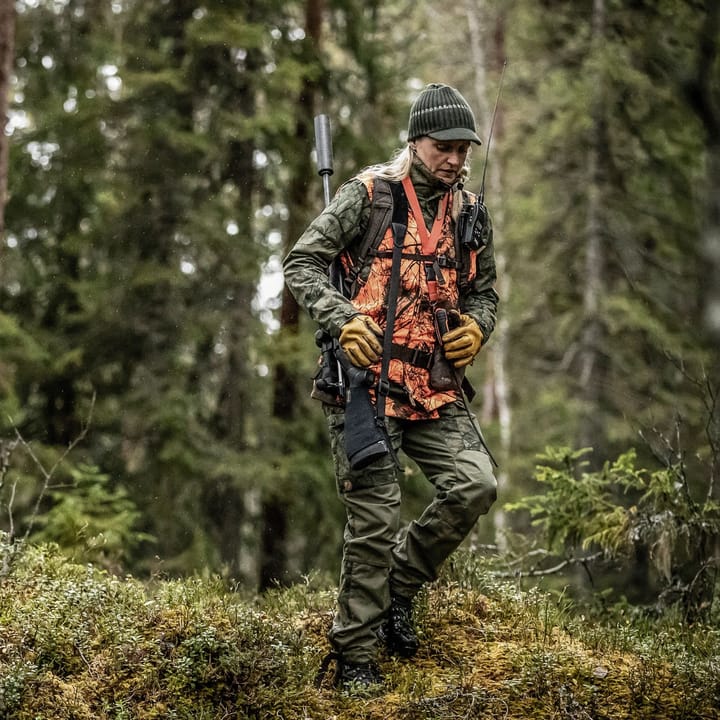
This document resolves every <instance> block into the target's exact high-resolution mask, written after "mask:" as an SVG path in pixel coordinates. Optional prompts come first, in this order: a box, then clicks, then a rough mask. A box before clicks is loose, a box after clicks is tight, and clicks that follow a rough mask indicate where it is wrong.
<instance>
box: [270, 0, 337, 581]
mask: <svg viewBox="0 0 720 720" xmlns="http://www.w3.org/2000/svg"><path fill="white" fill-rule="evenodd" d="M323 11H324V0H307V2H306V5H305V37H306V42H307V53H308V56H309V57H308V58H307V60H309V61H313V60H317V59H318V58H319V55H320V41H321V35H322V18H323ZM317 93H318V83H317V80H316V79H314V77H309V76H307V75H306V76H305V79H304V81H303V84H302V88H301V90H300V94H299V96H298V101H297V119H296V124H295V138H296V143H297V154H296V156H295V162H294V167H293V176H292V180H291V182H290V189H289V207H290V211H289V217H288V223H287V235H286V238H285V245H286V247H285V250H286V251H287V250H289V249H290V247H291V245H292V244H293V243H294V242H295V241H296V240H297V238H298V237H299V236H300V234H301V233H302V231H303V229H304V227H305V224H306V221H307V217H308V206H309V204H310V197H309V186H310V183H309V179H310V178H311V177H312V175H313V170H312V167H311V155H310V150H311V148H312V138H313V127H314V122H313V118H314V115H315V107H316V104H317ZM298 325H299V322H298V305H297V302H296V301H295V298H294V297H293V296H292V295H291V294H290V292H289V291H288V289H287V287H284V288H283V294H282V304H281V306H280V333H281V334H283V335H285V336H291V337H294V336H296V335H297V334H298ZM297 398H298V377H297V373H296V372H295V371H294V368H293V364H292V361H290V362H287V361H286V360H284V359H280V360H279V361H278V363H277V365H276V366H275V373H274V387H273V417H274V418H276V419H277V420H279V421H281V422H282V423H284V426H286V427H287V426H288V425H287V424H288V423H290V422H291V421H292V420H294V419H295V408H296V406H297ZM282 451H283V448H280V452H282ZM262 515H263V532H262V548H261V553H262V555H261V558H262V559H261V563H260V589H261V590H264V589H267V588H270V587H273V586H275V585H277V584H278V583H279V584H285V583H287V582H289V567H288V526H289V522H288V518H287V503H285V502H284V501H283V499H282V498H279V497H277V496H276V495H270V496H268V497H266V498H265V499H264V500H263V503H262Z"/></svg>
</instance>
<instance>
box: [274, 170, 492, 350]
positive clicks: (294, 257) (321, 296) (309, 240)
mask: <svg viewBox="0 0 720 720" xmlns="http://www.w3.org/2000/svg"><path fill="white" fill-rule="evenodd" d="M410 178H411V180H412V182H413V185H414V186H415V192H416V194H417V196H418V200H419V202H420V206H421V209H422V212H423V216H424V218H425V223H426V224H427V225H428V226H431V225H432V222H433V220H434V218H435V215H436V214H437V210H438V204H439V202H440V200H441V198H442V197H443V195H444V194H445V193H446V192H447V191H448V187H447V185H446V184H445V183H443V182H442V181H440V180H437V179H436V178H435V177H434V176H432V175H431V174H430V173H429V172H428V171H427V170H426V168H425V167H424V166H423V165H422V164H421V163H418V162H416V163H415V164H414V165H413V167H412V169H411V173H410ZM370 207H371V204H370V199H369V197H368V192H367V189H366V187H365V185H364V184H363V183H362V182H361V181H360V180H357V179H353V180H350V181H349V182H347V183H345V184H344V185H343V186H342V187H341V188H340V189H339V190H338V192H337V194H336V195H335V197H334V198H333V200H332V201H331V202H330V203H329V204H328V206H327V207H326V208H325V210H324V211H323V212H322V213H321V214H320V215H318V217H316V218H315V219H314V220H313V221H312V222H311V223H310V225H309V226H308V228H307V229H306V230H305V232H304V233H303V234H302V236H301V237H300V238H299V239H298V241H297V243H296V244H295V246H294V247H293V248H292V250H290V252H289V253H288V255H287V256H286V258H285V260H284V262H283V270H284V275H285V282H286V284H287V286H288V288H289V289H290V291H291V292H292V294H293V295H294V296H295V298H296V300H297V301H298V304H299V305H300V306H301V307H303V308H304V309H305V310H306V311H307V312H308V314H309V315H310V317H311V318H312V319H313V320H314V321H315V322H316V323H317V324H318V325H319V326H320V327H321V328H323V329H324V330H326V331H327V332H328V333H330V335H332V336H333V337H335V338H337V337H339V335H340V329H341V328H342V326H343V325H344V324H345V323H346V322H347V321H348V320H350V319H351V318H352V317H354V316H355V315H358V314H359V313H358V310H357V309H356V308H355V306H354V305H353V303H352V301H351V300H350V299H348V298H346V297H344V296H343V295H342V294H341V293H340V292H339V291H338V290H337V289H335V288H334V287H333V286H332V284H331V283H330V281H329V279H328V274H327V270H328V266H329V265H330V264H331V262H332V261H333V260H334V259H335V258H336V257H338V256H339V255H340V254H341V253H342V252H343V251H344V250H347V251H348V252H349V253H350V255H351V256H352V255H353V254H354V252H356V251H357V246H359V239H360V238H362V237H363V235H364V233H365V230H366V228H367V226H368V220H369V217H370ZM495 280H496V270H495V256H494V249H493V239H492V229H490V234H489V239H488V243H487V246H486V247H485V249H484V250H483V251H482V252H481V253H479V254H478V256H477V266H476V275H475V278H474V280H473V282H472V283H470V285H469V286H468V288H467V289H466V290H465V292H463V293H462V294H461V296H460V308H459V309H460V310H461V312H463V313H465V314H467V315H470V316H471V317H472V318H473V319H474V320H475V321H476V322H477V323H478V325H479V326H480V329H481V330H482V333H483V337H484V340H483V345H484V344H486V343H487V341H488V339H489V337H490V335H491V333H492V331H493V329H494V328H495V321H496V311H497V304H498V296H497V293H496V292H495V289H494V284H495Z"/></svg>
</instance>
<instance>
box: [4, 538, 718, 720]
mask: <svg viewBox="0 0 720 720" xmlns="http://www.w3.org/2000/svg"><path fill="white" fill-rule="evenodd" d="M5 550H6V551H7V548H5ZM312 585H313V583H312V582H309V583H308V584H306V585H298V586H294V587H292V588H289V589H287V590H278V591H276V592H273V593H270V594H268V595H266V596H265V597H263V598H262V599H259V600H257V599H256V600H252V599H250V600H248V599H247V598H243V597H242V596H241V595H240V594H238V593H236V592H233V591H232V589H230V588H228V587H227V586H226V585H225V584H224V583H222V582H220V581H218V580H201V579H197V578H195V579H187V580H182V581H171V580H166V581H162V580H156V581H154V582H152V583H149V584H146V583H141V582H140V581H138V580H136V579H133V578H122V579H121V578H116V577H112V576H110V575H107V574H106V573H103V572H100V571H98V570H96V569H94V568H93V567H85V566H78V565H73V564H70V563H68V562H67V561H65V560H64V559H63V558H62V557H61V556H60V555H59V554H57V553H55V552H54V551H53V550H51V549H47V548H29V549H27V550H26V551H25V552H24V553H23V554H22V555H21V556H20V557H19V558H18V559H17V561H16V562H15V564H14V565H13V570H12V572H11V573H10V574H9V575H7V576H6V577H4V578H2V580H1V581H0V717H2V718H8V719H12V720H15V719H17V720H51V719H52V720H105V719H110V718H113V719H125V718H127V719H132V720H150V719H158V720H159V719H163V720H165V719H168V718H183V719H184V718H188V719H189V718H193V719H196V718H197V719H201V718H207V719H212V720H227V719H230V718H261V719H265V718H268V719H270V718H276V719H280V720H283V719H284V720H291V719H293V720H294V719H297V720H300V719H303V720H304V719H306V718H323V719H328V720H330V719H334V720H356V719H360V718H364V719H367V720H371V719H372V720H375V719H377V720H389V719H391V718H392V719H395V718H397V719H399V720H415V719H421V718H428V719H431V718H432V719H439V718H442V719H446V718H447V719H452V718H507V719H508V720H528V719H531V718H548V719H551V718H552V719H560V718H567V719H573V720H587V719H589V718H592V719H593V720H603V719H604V718H607V719H613V720H620V719H625V718H627V719H632V720H636V719H638V720H639V719H645V718H646V719H647V720H651V719H652V720H665V719H668V720H670V719H677V720H680V719H683V720H687V719H692V718H708V719H710V718H720V710H719V709H718V708H720V630H718V628H717V627H712V626H703V627H695V628H687V627H685V626H683V625H682V624H680V623H678V622H674V621H673V620H672V619H670V618H665V619H656V620H654V621H652V622H650V621H647V620H641V621H630V620H627V619H619V620H618V619H616V620H614V621H613V622H610V621H608V622H606V623H604V624H599V623H598V622H597V621H595V620H593V621H590V620H588V619H585V618H583V617H582V616H580V615H578V614H576V612H574V611H573V610H572V609H571V608H569V607H568V605H567V603H563V604H561V603H559V602H558V601H557V600H556V599H554V598H553V597H551V596H549V595H545V594H543V593H540V592H537V591H530V592H524V593H523V592H519V591H517V590H516V589H515V588H514V587H512V586H510V585H492V586H490V587H482V588H481V585H482V578H478V582H477V587H470V586H468V585H469V584H468V583H467V582H466V581H465V582H463V584H462V585H461V584H460V583H459V582H457V581H455V580H453V579H452V578H451V577H445V578H443V579H442V580H440V581H438V582H437V583H436V584H435V585H434V586H433V587H431V588H430V589H429V590H428V592H427V593H425V594H424V595H423V596H422V598H421V601H420V603H419V606H418V608H417V616H418V625H419V630H420V632H421V635H422V640H423V645H422V649H421V652H420V653H419V655H418V656H417V657H416V658H414V659H413V660H412V661H399V660H396V659H392V658H388V657H383V658H382V663H381V664H382V669H383V672H384V673H385V675H386V677H387V680H388V692H387V693H385V694H383V695H380V696H378V697H376V698H372V699H364V700H363V699H355V698H347V697H344V696H342V695H340V694H338V693H337V692H335V691H334V690H333V689H332V687H331V674H332V673H330V674H329V675H328V677H326V679H325V681H324V682H323V684H322V686H321V688H320V689H316V688H315V686H314V677H315V674H316V671H317V668H318V666H319V663H320V660H321V659H322V657H323V656H324V654H325V653H326V652H327V650H328V646H327V641H326V638H325V635H326V633H327V630H328V627H329V624H330V620H331V614H332V606H333V597H334V589H332V588H330V589H322V588H317V587H312Z"/></svg>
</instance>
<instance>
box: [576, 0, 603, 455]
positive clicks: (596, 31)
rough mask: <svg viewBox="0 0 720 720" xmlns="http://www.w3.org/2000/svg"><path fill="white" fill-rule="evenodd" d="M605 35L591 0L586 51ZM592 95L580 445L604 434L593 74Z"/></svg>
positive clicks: (599, 121)
mask: <svg viewBox="0 0 720 720" xmlns="http://www.w3.org/2000/svg"><path fill="white" fill-rule="evenodd" d="M604 33H605V0H594V2H593V14H592V45H591V52H593V53H595V52H598V51H599V49H600V48H601V47H602V42H603V36H604ZM595 88H596V90H595V97H594V99H593V104H592V107H591V113H592V118H591V120H592V136H591V142H590V149H589V152H588V160H587V178H588V183H587V188H588V190H587V215H586V223H585V267H584V277H583V278H582V283H583V295H582V300H583V328H582V332H581V337H580V353H579V374H578V383H579V388H580V397H581V399H582V401H583V416H582V419H581V422H580V426H579V428H578V443H579V445H580V447H590V446H594V445H596V444H597V441H598V439H599V438H602V437H603V429H602V427H601V425H600V423H599V422H598V417H599V416H600V413H599V412H598V404H599V402H600V388H601V387H602V382H601V379H600V375H601V373H602V363H601V355H602V347H603V335H604V328H603V324H602V320H601V314H602V311H601V302H602V298H603V296H604V294H605V290H606V258H605V253H604V248H603V242H602V227H603V226H602V195H603V177H604V172H603V167H602V163H603V159H602V158H603V144H604V137H605V120H604V103H603V79H602V77H596V78H595Z"/></svg>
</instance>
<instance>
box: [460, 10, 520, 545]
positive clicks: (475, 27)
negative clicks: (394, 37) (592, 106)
mask: <svg viewBox="0 0 720 720" xmlns="http://www.w3.org/2000/svg"><path fill="white" fill-rule="evenodd" d="M466 15H467V20H468V29H469V32H470V50H471V56H472V60H473V63H472V65H473V68H474V69H475V97H476V103H477V107H478V108H479V110H480V112H479V116H480V118H482V122H483V124H484V127H485V137H483V141H484V142H485V143H488V142H490V137H489V128H490V124H491V122H492V114H493V106H491V104H490V103H489V102H488V100H487V98H488V97H489V96H490V91H489V88H488V87H487V72H486V68H490V69H491V70H492V71H493V74H494V76H495V77H497V78H500V76H501V73H502V69H503V67H504V63H505V17H504V15H503V13H502V12H498V13H497V16H496V17H495V23H494V32H493V38H492V43H491V45H490V52H491V57H488V56H487V54H486V52H485V50H484V48H485V46H486V44H487V42H486V41H484V39H483V37H482V34H481V27H482V25H483V23H482V22H481V20H483V19H484V20H485V21H486V22H487V15H488V8H487V4H486V3H484V2H483V3H477V2H473V0H466ZM496 92H497V89H496ZM502 139H503V112H502V105H501V104H498V109H497V116H496V118H495V126H494V128H493V137H492V154H491V156H490V158H491V159H490V161H489V164H488V178H489V183H488V186H489V187H490V188H492V195H493V197H495V198H501V197H502V186H503V174H502V163H501V162H499V158H500V153H499V151H500V150H501V148H502ZM483 149H484V150H487V145H486V146H485V148H483ZM480 172H482V170H481V171H480ZM490 211H491V214H492V219H493V232H494V238H495V261H496V263H497V271H498V281H497V290H498V294H499V295H500V297H501V299H502V300H504V301H507V299H508V297H509V295H510V277H509V275H508V274H507V273H506V272H505V267H506V258H505V253H504V251H503V248H502V230H503V224H504V213H503V206H502V202H498V203H497V205H493V206H492V207H491V208H490ZM485 352H486V353H487V380H486V382H485V386H484V388H483V397H484V400H483V410H482V418H481V419H482V424H483V425H485V424H487V423H488V422H491V421H492V420H497V422H498V425H499V427H500V452H499V453H498V455H499V457H500V458H507V457H508V456H509V454H510V444H511V440H512V411H511V408H510V400H509V398H510V385H509V378H508V375H507V373H506V367H507V356H508V323H507V319H506V318H504V317H503V314H502V307H501V309H500V313H499V316H498V322H497V327H496V328H495V332H494V333H493V338H492V344H491V345H490V346H489V347H488V349H487V350H486V351H485ZM501 466H502V463H501ZM498 482H499V484H500V485H501V486H502V488H503V492H507V491H508V489H509V484H510V477H509V475H508V473H507V472H505V471H504V470H502V469H500V470H499V471H498ZM493 519H494V523H495V536H496V541H499V540H500V539H501V537H502V534H503V530H504V528H505V514H504V512H503V511H502V509H501V508H497V509H496V510H495V511H494V514H493Z"/></svg>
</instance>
